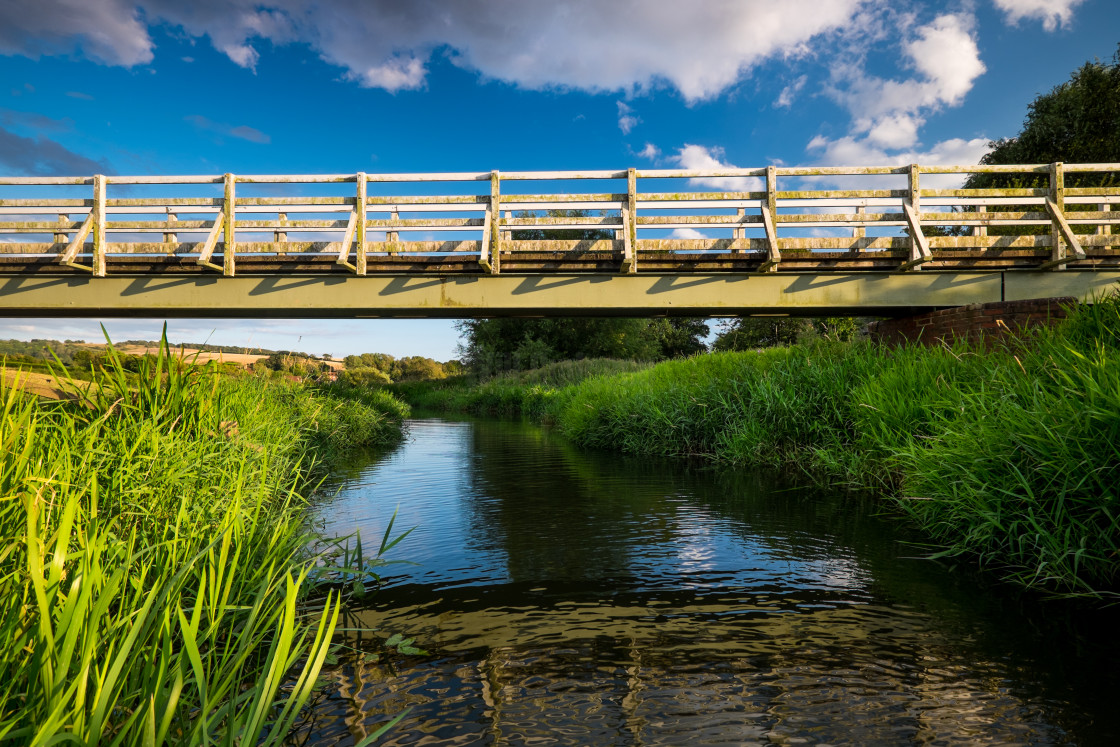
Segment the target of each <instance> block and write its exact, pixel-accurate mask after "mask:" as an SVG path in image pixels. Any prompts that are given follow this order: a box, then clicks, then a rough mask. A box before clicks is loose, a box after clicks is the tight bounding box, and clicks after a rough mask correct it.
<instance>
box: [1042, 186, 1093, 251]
mask: <svg viewBox="0 0 1120 747" xmlns="http://www.w3.org/2000/svg"><path fill="white" fill-rule="evenodd" d="M1046 209H1047V210H1048V211H1049V212H1050V215H1051V216H1053V218H1054V229H1053V231H1052V232H1051V234H1050V241H1051V246H1052V247H1054V249H1055V250H1054V251H1053V253H1052V254H1051V256H1050V261H1049V262H1044V263H1043V264H1042V266H1041V268H1040V269H1057V268H1059V267H1062V266H1064V265H1066V264H1069V263H1070V262H1077V261H1080V260H1083V259H1085V250H1084V249H1082V248H1081V242H1080V241H1078V238H1077V236H1075V235H1074V233H1073V229H1072V228H1071V227H1070V225H1069V223H1068V222H1067V221H1066V218H1065V215H1063V214H1062V209H1061V208H1060V207H1059V206H1058V204H1057V202H1055V201H1054V200H1051V199H1049V198H1048V199H1047V200H1046ZM1055 233H1056V234H1057V236H1058V238H1055ZM1063 239H1064V240H1065V245H1064V246H1061V247H1060V251H1058V249H1059V244H1060V243H1061V241H1062V240H1063ZM1067 247H1068V249H1071V250H1073V254H1070V253H1068V252H1067V251H1066V249H1067Z"/></svg>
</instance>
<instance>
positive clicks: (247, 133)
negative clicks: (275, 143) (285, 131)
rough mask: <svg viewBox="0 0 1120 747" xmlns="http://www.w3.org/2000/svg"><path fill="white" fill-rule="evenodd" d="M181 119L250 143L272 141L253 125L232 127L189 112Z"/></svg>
mask: <svg viewBox="0 0 1120 747" xmlns="http://www.w3.org/2000/svg"><path fill="white" fill-rule="evenodd" d="M183 119H184V120H186V121H187V122H190V123H191V124H192V125H194V126H195V127H197V128H198V129H200V130H205V131H207V132H213V133H216V134H218V135H226V136H229V137H235V138H238V139H240V140H248V141H249V142H250V143H259V144H261V145H267V144H268V143H271V142H272V138H270V137H269V136H268V135H266V134H265V133H263V132H261V131H260V130H258V129H256V128H255V127H248V126H246V125H239V126H237V127H234V126H232V125H228V124H224V123H222V122H215V121H214V120H212V119H208V118H207V117H204V116H202V115H201V114H191V115H190V116H187V117H183Z"/></svg>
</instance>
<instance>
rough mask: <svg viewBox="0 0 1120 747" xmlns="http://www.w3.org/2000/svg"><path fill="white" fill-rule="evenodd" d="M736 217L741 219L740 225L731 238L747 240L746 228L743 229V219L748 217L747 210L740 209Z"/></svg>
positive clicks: (733, 231) (732, 232)
mask: <svg viewBox="0 0 1120 747" xmlns="http://www.w3.org/2000/svg"><path fill="white" fill-rule="evenodd" d="M735 217H737V218H738V219H739V223H738V225H736V226H735V228H734V229H733V230H732V231H731V238H732V239H743V238H746V236H747V231H746V229H745V228H743V218H746V217H747V209H746V208H739V209H738V210H736V211H735Z"/></svg>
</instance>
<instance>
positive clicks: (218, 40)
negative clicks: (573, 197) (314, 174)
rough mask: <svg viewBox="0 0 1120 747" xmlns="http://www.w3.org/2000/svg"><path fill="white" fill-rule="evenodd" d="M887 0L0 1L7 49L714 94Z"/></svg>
mask: <svg viewBox="0 0 1120 747" xmlns="http://www.w3.org/2000/svg"><path fill="white" fill-rule="evenodd" d="M877 2H878V0H830V2H827V3H821V2H818V0H784V2H781V3H774V2H768V0H693V2H690V3H681V2H679V0H612V2H609V3H604V2H601V0H555V1H554V2H550V3H526V2H524V1H523V0H413V1H412V2H407V3H402V2H399V0H335V2H331V3H323V2H320V1H319V0H194V1H193V2H189V3H184V2H182V0H83V2H81V3H77V2H74V0H39V1H38V2H36V3H35V4H34V5H32V6H31V7H16V5H15V4H12V3H6V4H0V52H4V53H7V54H26V55H31V56H36V55H40V54H50V53H57V52H73V51H80V52H81V53H83V54H85V55H86V56H88V57H90V58H92V59H95V60H98V61H100V62H104V63H107V64H113V65H124V66H132V65H137V64H142V63H147V62H150V61H151V60H152V57H153V52H152V49H153V43H152V40H151V38H150V36H149V34H148V27H149V25H151V24H157V23H163V24H168V25H171V26H173V27H176V28H179V29H182V30H183V31H184V32H185V33H187V34H188V35H190V36H192V37H196V38H201V37H204V36H205V37H208V38H209V39H210V42H211V43H212V44H213V46H214V48H215V49H218V50H219V51H221V52H222V53H223V54H225V55H226V56H228V57H229V58H230V59H231V60H232V61H233V62H235V63H236V64H238V65H241V66H243V67H247V68H254V67H255V66H256V65H257V64H258V62H259V59H260V57H259V53H258V51H257V45H259V44H260V43H262V42H269V43H272V44H276V45H282V44H289V43H299V44H306V45H309V46H310V47H311V48H313V49H315V50H316V51H317V52H318V53H319V54H320V56H321V57H322V58H323V59H324V60H326V61H327V62H329V63H331V64H334V65H338V66H339V67H341V68H343V69H344V70H345V73H344V75H345V76H346V77H347V78H349V79H351V80H354V81H356V82H358V83H359V84H361V85H364V86H369V87H376V88H384V89H386V90H389V91H399V90H405V89H412V88H419V87H422V86H423V84H424V80H425V76H426V75H427V69H426V68H427V63H428V61H429V60H430V59H431V58H432V55H433V54H435V53H446V54H448V55H449V58H450V59H451V60H452V61H453V62H454V63H455V64H458V65H460V66H462V67H464V68H468V69H472V70H476V71H478V72H480V73H482V74H483V75H485V76H487V77H490V78H494V79H498V80H502V81H506V82H509V83H513V84H516V85H519V86H522V87H525V88H531V89H541V88H548V87H568V88H577V89H582V90H587V91H635V90H639V89H643V88H649V87H655V86H659V85H663V84H667V85H669V86H671V87H673V88H675V89H676V90H678V91H679V92H680V93H681V95H682V96H684V98H685V99H687V100H688V101H698V100H701V99H707V98H711V97H713V96H716V95H718V94H719V93H720V92H722V91H724V90H726V89H728V88H729V87H731V86H733V85H734V84H736V83H737V82H738V81H739V80H741V78H742V77H743V76H744V75H745V74H746V73H748V72H749V71H750V70H751V69H752V67H754V66H755V65H757V64H759V63H760V62H762V61H764V60H767V59H770V58H774V57H788V56H791V55H799V54H803V53H805V52H806V50H807V49H808V48H809V46H810V45H809V43H810V41H813V40H815V39H817V38H818V37H820V36H822V35H825V34H829V33H834V32H839V31H840V30H842V29H845V28H846V27H848V26H849V25H850V23H851V21H852V19H853V18H854V16H855V15H856V14H857V13H858V12H859V10H860V9H861V8H864V7H867V6H872V5H875V4H876V3H877Z"/></svg>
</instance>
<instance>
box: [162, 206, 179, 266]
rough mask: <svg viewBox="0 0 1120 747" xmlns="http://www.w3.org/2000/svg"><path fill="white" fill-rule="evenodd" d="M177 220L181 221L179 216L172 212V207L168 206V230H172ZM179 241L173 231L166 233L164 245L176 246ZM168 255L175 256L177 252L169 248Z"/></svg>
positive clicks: (164, 234)
mask: <svg viewBox="0 0 1120 747" xmlns="http://www.w3.org/2000/svg"><path fill="white" fill-rule="evenodd" d="M177 220H179V216H177V215H175V213H173V212H171V207H170V206H168V208H167V225H168V228H169V229H170V227H171V224H172V223H174V222H175V221H177ZM178 240H179V237H178V236H176V235H175V234H174V233H173V232H172V231H170V230H168V231H164V233H163V243H165V244H174V243H175V242H177V241H178ZM167 253H168V254H174V253H175V250H174V249H173V248H171V247H168V248H167Z"/></svg>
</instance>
